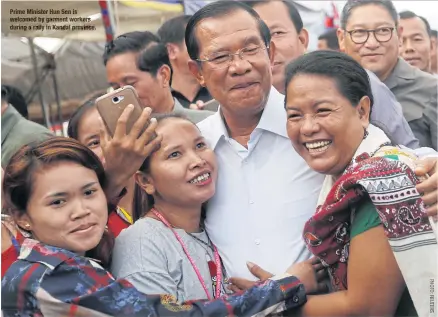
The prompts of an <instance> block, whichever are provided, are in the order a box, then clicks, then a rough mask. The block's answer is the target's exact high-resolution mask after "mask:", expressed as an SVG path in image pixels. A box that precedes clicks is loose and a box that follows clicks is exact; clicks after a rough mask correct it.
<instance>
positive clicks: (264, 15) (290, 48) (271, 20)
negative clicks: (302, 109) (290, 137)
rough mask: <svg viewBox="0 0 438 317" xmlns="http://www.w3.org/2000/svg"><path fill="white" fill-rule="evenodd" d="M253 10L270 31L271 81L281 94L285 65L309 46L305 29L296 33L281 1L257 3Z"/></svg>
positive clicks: (283, 87)
mask: <svg viewBox="0 0 438 317" xmlns="http://www.w3.org/2000/svg"><path fill="white" fill-rule="evenodd" d="M254 10H255V11H256V12H257V13H258V14H259V15H260V18H261V19H262V20H263V21H264V22H265V23H266V25H267V26H268V28H269V30H270V31H271V36H272V42H274V44H275V55H274V66H273V68H272V80H273V85H274V87H275V88H276V89H277V90H278V91H279V92H281V93H284V90H285V79H284V73H285V68H286V66H287V64H289V63H290V62H291V61H293V60H295V59H296V58H298V57H300V56H301V55H303V54H304V52H305V51H306V49H307V45H308V44H309V36H308V33H307V31H306V30H305V29H302V30H301V31H300V32H299V33H298V32H297V30H296V28H295V25H294V23H293V21H292V20H291V17H290V15H289V11H288V8H287V7H286V5H285V4H284V3H283V2H282V1H267V2H266V3H260V4H259V3H257V5H255V6H254Z"/></svg>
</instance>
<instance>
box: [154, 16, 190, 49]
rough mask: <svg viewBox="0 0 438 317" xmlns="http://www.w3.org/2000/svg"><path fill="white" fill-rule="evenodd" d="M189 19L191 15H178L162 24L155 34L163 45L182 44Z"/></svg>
mask: <svg viewBox="0 0 438 317" xmlns="http://www.w3.org/2000/svg"><path fill="white" fill-rule="evenodd" d="M191 17H192V16H191V15H180V16H177V17H174V18H172V19H170V20H167V21H166V22H164V23H163V25H162V26H161V27H160V28H159V29H158V32H157V33H158V36H159V37H160V40H161V42H163V43H164V44H168V43H172V44H182V43H183V42H184V35H185V32H186V26H187V23H188V22H189V20H190V18H191Z"/></svg>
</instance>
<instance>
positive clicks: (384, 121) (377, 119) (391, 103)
mask: <svg viewBox="0 0 438 317" xmlns="http://www.w3.org/2000/svg"><path fill="white" fill-rule="evenodd" d="M367 72H368V75H369V78H370V84H371V90H372V92H373V97H374V106H373V109H372V112H371V123H372V124H374V125H375V126H377V127H379V128H380V129H382V130H383V131H384V132H385V133H386V135H387V136H388V137H389V138H390V139H391V141H392V142H394V143H395V144H397V145H404V146H407V147H409V148H411V149H416V148H418V147H419V146H420V143H419V142H418V140H417V138H415V136H414V134H413V132H412V130H411V128H410V126H409V124H408V122H407V121H406V119H405V118H404V116H403V111H402V107H401V105H400V103H399V102H398V101H397V99H396V98H395V96H394V94H393V93H392V92H391V90H389V88H388V87H387V86H386V85H385V84H384V83H382V82H381V81H380V80H379V79H378V78H377V77H376V75H374V74H373V73H371V72H369V71H367Z"/></svg>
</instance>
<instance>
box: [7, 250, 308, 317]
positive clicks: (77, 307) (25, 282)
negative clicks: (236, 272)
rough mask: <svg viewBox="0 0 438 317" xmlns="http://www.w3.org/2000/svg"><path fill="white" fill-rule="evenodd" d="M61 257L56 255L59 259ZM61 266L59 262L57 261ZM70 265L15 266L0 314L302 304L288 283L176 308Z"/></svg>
mask: <svg viewBox="0 0 438 317" xmlns="http://www.w3.org/2000/svg"><path fill="white" fill-rule="evenodd" d="M62 256H63V255H60V257H62ZM61 260H63V259H61ZM74 263H75V262H74V259H73V260H67V262H62V263H61V264H59V265H58V266H57V267H53V266H51V265H50V263H49V264H48V263H45V264H44V263H29V262H27V261H22V260H19V261H17V262H15V264H14V265H13V267H12V269H10V271H8V273H7V274H6V276H5V278H4V279H3V280H2V304H1V305H2V307H1V308H2V312H3V314H4V316H5V317H9V316H18V315H19V316H34V315H35V316H36V315H38V316H39V315H40V314H42V312H43V311H44V312H46V313H47V314H48V315H51V316H61V315H62V316H65V315H66V313H67V312H68V314H69V316H86V315H92V313H93V312H99V313H103V314H107V315H109V316H230V315H235V316H253V315H255V314H258V313H260V312H263V313H262V315H263V316H264V315H267V314H268V313H270V312H275V313H278V312H280V311H284V310H287V309H291V308H294V307H299V306H301V305H303V304H304V303H305V302H306V294H305V290H304V286H303V285H302V284H301V282H300V281H299V280H298V279H297V278H295V277H293V276H289V277H284V278H282V279H278V280H268V281H266V282H263V283H260V284H258V285H256V286H254V287H252V288H250V289H248V290H247V291H245V292H241V293H237V294H235V295H232V296H226V297H222V298H219V299H215V300H212V301H205V300H203V301H191V302H185V303H183V304H181V305H180V304H178V303H177V302H176V300H175V298H174V297H173V296H170V295H159V294H157V295H154V294H151V295H146V294H143V293H141V292H139V291H138V290H137V289H136V288H135V287H134V286H133V285H132V284H131V283H129V282H128V281H126V280H124V279H118V280H115V279H114V278H113V277H112V276H111V275H110V274H109V273H108V272H107V271H106V270H104V269H102V268H99V267H95V266H94V265H90V263H85V264H84V263H81V264H80V263H77V264H76V265H74Z"/></svg>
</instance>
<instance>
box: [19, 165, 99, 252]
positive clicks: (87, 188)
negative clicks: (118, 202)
mask: <svg viewBox="0 0 438 317" xmlns="http://www.w3.org/2000/svg"><path fill="white" fill-rule="evenodd" d="M107 219H108V207H107V201H106V198H105V194H104V192H103V190H102V188H101V186H100V184H99V180H98V178H97V175H96V173H95V172H94V171H93V170H90V169H88V168H85V167H84V166H82V165H79V164H77V163H73V162H68V161H60V162H57V163H54V164H52V165H50V166H47V167H43V168H42V169H41V170H40V171H37V172H36V173H35V174H34V175H33V182H32V190H31V196H30V198H29V201H28V206H27V213H26V214H24V215H23V216H21V217H20V219H19V220H18V221H17V222H18V223H19V225H20V226H21V227H23V228H26V229H29V230H30V231H31V232H32V235H33V237H34V238H35V239H37V240H39V241H41V242H42V243H44V244H48V245H52V246H56V247H59V248H64V249H67V250H70V251H73V252H76V253H78V254H84V253H85V252H86V251H88V250H91V249H93V248H94V247H95V246H96V245H97V244H98V243H99V241H100V239H101V238H102V235H103V232H104V229H105V225H106V222H107ZM27 225H29V226H27Z"/></svg>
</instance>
